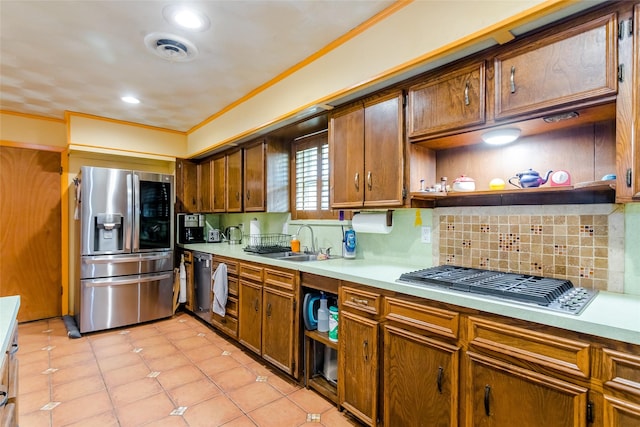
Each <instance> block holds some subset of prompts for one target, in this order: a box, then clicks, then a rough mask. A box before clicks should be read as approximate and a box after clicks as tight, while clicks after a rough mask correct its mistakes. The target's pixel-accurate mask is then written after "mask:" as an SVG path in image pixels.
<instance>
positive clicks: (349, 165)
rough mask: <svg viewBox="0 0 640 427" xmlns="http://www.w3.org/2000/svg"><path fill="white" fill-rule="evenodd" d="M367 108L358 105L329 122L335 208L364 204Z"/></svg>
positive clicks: (333, 203) (331, 186) (332, 196)
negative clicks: (365, 115) (365, 113)
mask: <svg viewBox="0 0 640 427" xmlns="http://www.w3.org/2000/svg"><path fill="white" fill-rule="evenodd" d="M363 156H364V110H363V108H362V106H360V105H358V106H356V107H354V108H351V109H349V110H347V111H343V112H341V113H340V114H338V115H335V116H333V117H331V120H330V122H329V159H330V163H329V165H330V169H331V176H330V177H329V182H330V184H329V185H330V189H331V191H330V198H331V206H332V207H333V208H353V207H362V206H363V204H364V178H365V177H364V158H363Z"/></svg>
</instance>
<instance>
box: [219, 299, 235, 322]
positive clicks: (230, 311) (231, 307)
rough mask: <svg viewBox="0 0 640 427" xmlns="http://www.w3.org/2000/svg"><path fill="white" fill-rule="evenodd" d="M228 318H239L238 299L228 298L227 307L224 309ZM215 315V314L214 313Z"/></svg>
mask: <svg viewBox="0 0 640 427" xmlns="http://www.w3.org/2000/svg"><path fill="white" fill-rule="evenodd" d="M224 309H225V312H226V315H227V317H229V316H231V317H234V318H237V317H238V298H236V297H231V296H230V297H228V298H227V305H226V306H225V307H224ZM214 314H215V313H214Z"/></svg>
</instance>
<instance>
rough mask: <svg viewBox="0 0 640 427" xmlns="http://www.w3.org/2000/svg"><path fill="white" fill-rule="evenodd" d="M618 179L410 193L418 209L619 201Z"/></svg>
mask: <svg viewBox="0 0 640 427" xmlns="http://www.w3.org/2000/svg"><path fill="white" fill-rule="evenodd" d="M615 188H616V187H615V180H610V181H589V182H581V183H577V184H575V185H568V186H562V187H549V186H545V187H536V188H514V189H513V190H511V189H504V190H486V191H468V192H461V191H458V192H453V191H452V192H448V193H443V192H427V191H416V192H412V193H411V194H410V196H411V206H412V207H414V208H436V207H452V206H508V205H554V204H555V205H558V204H577V203H580V204H593V203H615V199H616V195H615Z"/></svg>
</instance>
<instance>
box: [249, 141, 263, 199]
mask: <svg viewBox="0 0 640 427" xmlns="http://www.w3.org/2000/svg"><path fill="white" fill-rule="evenodd" d="M265 167H266V166H265V143H264V142H260V143H259V144H256V145H253V146H251V147H248V148H245V149H244V211H245V212H264V211H265V202H264V201H265V197H264V192H265V185H266V183H265Z"/></svg>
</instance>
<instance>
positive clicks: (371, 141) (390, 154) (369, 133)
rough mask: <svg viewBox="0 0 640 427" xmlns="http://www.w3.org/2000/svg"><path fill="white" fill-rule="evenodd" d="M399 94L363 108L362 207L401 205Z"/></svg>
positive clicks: (400, 101)
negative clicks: (363, 174)
mask: <svg viewBox="0 0 640 427" xmlns="http://www.w3.org/2000/svg"><path fill="white" fill-rule="evenodd" d="M402 117H403V114H402V93H400V92H398V93H397V94H395V95H393V96H392V97H391V98H389V99H384V100H382V101H380V100H376V101H375V102H371V103H368V104H367V105H366V106H365V109H364V173H365V176H364V206H373V207H379V206H400V205H402V187H403V177H404V155H403V152H404V151H403V126H402V123H403V120H402Z"/></svg>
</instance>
